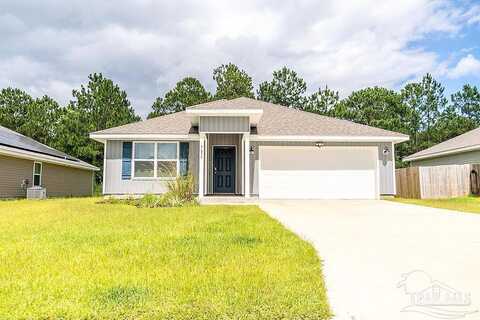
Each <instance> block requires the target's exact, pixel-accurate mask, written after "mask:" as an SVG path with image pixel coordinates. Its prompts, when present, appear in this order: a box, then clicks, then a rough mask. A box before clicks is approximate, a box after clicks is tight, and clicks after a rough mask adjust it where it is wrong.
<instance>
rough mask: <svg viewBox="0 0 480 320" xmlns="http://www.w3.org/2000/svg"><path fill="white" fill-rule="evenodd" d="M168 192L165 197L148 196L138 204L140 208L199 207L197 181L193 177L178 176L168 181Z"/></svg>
mask: <svg viewBox="0 0 480 320" xmlns="http://www.w3.org/2000/svg"><path fill="white" fill-rule="evenodd" d="M167 185H168V191H167V192H166V193H164V194H163V195H158V196H157V195H153V194H147V195H145V196H144V197H143V198H141V199H139V200H138V201H137V202H136V206H137V207H139V208H158V207H184V206H191V205H197V200H196V199H195V196H194V194H193V193H194V191H195V179H194V178H193V176H192V175H190V174H189V175H187V176H178V177H176V178H175V179H174V180H171V181H168V184H167Z"/></svg>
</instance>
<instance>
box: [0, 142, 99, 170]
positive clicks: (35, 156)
mask: <svg viewBox="0 0 480 320" xmlns="http://www.w3.org/2000/svg"><path fill="white" fill-rule="evenodd" d="M0 154H3V155H7V156H11V157H15V158H21V159H29V160H38V161H44V162H48V163H53V164H57V165H62V166H67V167H73V168H77V169H85V170H91V171H99V170H100V169H99V168H97V167H95V166H93V165H91V164H88V163H85V162H75V161H71V160H66V159H62V158H58V157H53V156H49V155H45V154H39V153H36V152H32V151H27V150H21V149H16V148H12V147H7V146H0Z"/></svg>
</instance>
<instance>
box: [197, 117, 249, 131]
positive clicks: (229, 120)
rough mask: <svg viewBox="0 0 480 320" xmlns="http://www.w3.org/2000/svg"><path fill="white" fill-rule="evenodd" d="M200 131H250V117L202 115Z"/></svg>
mask: <svg viewBox="0 0 480 320" xmlns="http://www.w3.org/2000/svg"><path fill="white" fill-rule="evenodd" d="M199 131H200V132H206V133H208V132H216V133H219V132H225V133H232V132H239V133H240V132H249V131H250V121H249V119H248V117H200V125H199Z"/></svg>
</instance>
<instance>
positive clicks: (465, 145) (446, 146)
mask: <svg viewBox="0 0 480 320" xmlns="http://www.w3.org/2000/svg"><path fill="white" fill-rule="evenodd" d="M403 161H408V162H410V165H411V166H412V167H430V166H440V165H453V164H472V163H480V128H477V129H473V130H471V131H468V132H466V133H464V134H461V135H459V136H457V137H455V138H452V139H450V140H447V141H444V142H442V143H439V144H436V145H434V146H433V147H430V148H428V149H425V150H422V151H419V152H417V153H414V154H412V155H409V156H408V157H405V158H404V159H403Z"/></svg>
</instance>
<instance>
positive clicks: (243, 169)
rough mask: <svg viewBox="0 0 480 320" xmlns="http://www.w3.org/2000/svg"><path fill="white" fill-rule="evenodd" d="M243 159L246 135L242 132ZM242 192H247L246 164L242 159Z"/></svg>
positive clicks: (242, 157)
mask: <svg viewBox="0 0 480 320" xmlns="http://www.w3.org/2000/svg"><path fill="white" fill-rule="evenodd" d="M241 159H245V135H243V134H242V156H241ZM241 193H242V194H245V164H244V161H243V160H242V191H241Z"/></svg>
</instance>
